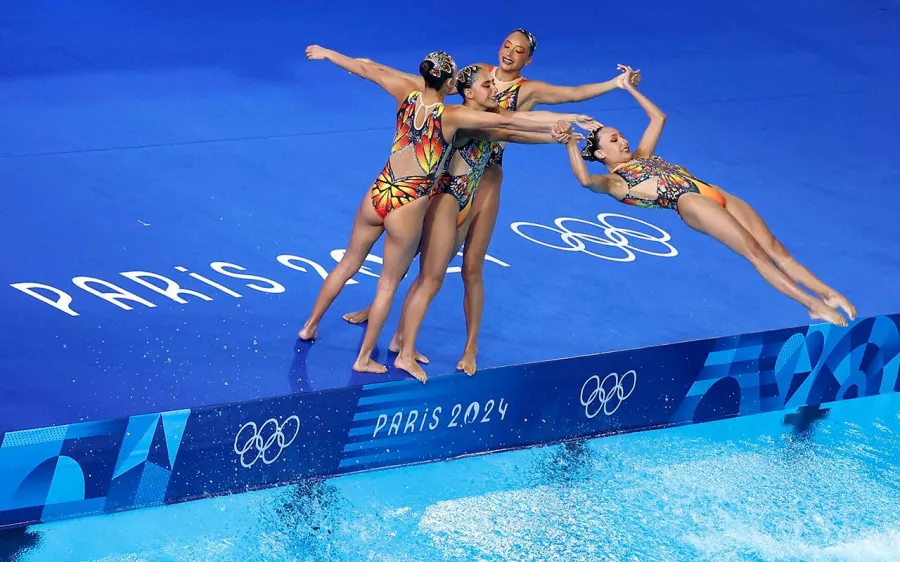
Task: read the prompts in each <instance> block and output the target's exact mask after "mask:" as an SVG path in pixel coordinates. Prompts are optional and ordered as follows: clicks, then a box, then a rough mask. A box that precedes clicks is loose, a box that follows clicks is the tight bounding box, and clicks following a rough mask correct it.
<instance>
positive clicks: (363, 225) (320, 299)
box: [299, 191, 384, 340]
mask: <svg viewBox="0 0 900 562" xmlns="http://www.w3.org/2000/svg"><path fill="white" fill-rule="evenodd" d="M383 232H384V221H383V220H382V219H381V216H379V214H378V213H377V212H375V208H374V207H373V206H372V196H371V195H370V194H369V192H368V191H366V195H365V197H363V201H362V204H360V206H359V209H358V210H357V211H356V218H355V219H354V222H353V232H352V233H351V234H350V242H349V243H348V244H347V251H346V252H345V253H344V257H342V258H341V261H340V262H339V263H338V264H337V266H335V268H334V269H333V270H331V273H329V274H328V276H327V277H326V278H325V281H324V282H323V283H322V288H321V289H320V290H319V295H318V296H317V297H316V302H315V304H314V305H313V309H312V313H310V316H309V318H308V319H307V320H306V322H305V323H304V324H303V329H301V330H300V333H299V336H300V339H302V340H312V339H315V337H316V333H317V331H318V328H319V322H320V321H321V320H322V316H324V315H325V312H326V311H327V310H328V308H329V307H330V306H331V303H333V302H334V299H335V298H337V296H338V295H339V294H340V292H341V290H342V289H343V288H344V284H345V283H346V282H347V281H348V280H349V279H350V278H351V277H353V276H354V275H356V272H358V271H359V268H361V267H362V264H363V261H364V260H365V259H366V256H368V255H369V252H370V251H371V250H372V246H374V245H375V242H376V241H377V240H378V238H379V237H380V236H381V235H382V233H383Z"/></svg>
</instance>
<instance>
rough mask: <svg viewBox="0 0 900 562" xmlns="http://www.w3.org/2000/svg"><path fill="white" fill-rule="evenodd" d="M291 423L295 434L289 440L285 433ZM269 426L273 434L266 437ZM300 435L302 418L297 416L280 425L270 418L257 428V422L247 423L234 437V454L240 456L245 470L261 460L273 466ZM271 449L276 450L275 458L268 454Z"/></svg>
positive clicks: (290, 417)
mask: <svg viewBox="0 0 900 562" xmlns="http://www.w3.org/2000/svg"><path fill="white" fill-rule="evenodd" d="M289 423H293V434H291V437H290V439H288V438H287V436H286V435H285V432H284V430H285V428H286V427H287V426H288V424H289ZM269 426H271V434H269V435H268V436H264V434H265V433H266V429H267V428H269ZM245 430H249V431H245ZM299 433H300V418H298V417H297V416H296V415H294V416H289V417H288V418H286V419H285V420H284V423H279V422H278V420H276V419H275V418H270V419H268V420H266V422H265V423H263V424H262V426H260V427H257V426H256V423H255V422H247V423H245V424H244V425H242V426H241V428H240V429H239V430H238V432H237V435H235V436H234V452H235V453H237V454H238V455H240V457H241V466H243V467H244V468H250V467H251V466H253V465H254V464H256V461H258V460H260V459H262V462H263V463H264V464H272V463H273V462H275V461H276V460H278V457H280V456H281V452H282V451H284V450H285V448H287V447H288V446H289V445H290V444H291V443H293V442H294V440H295V439H297V435H298V434H299ZM239 443H242V445H239ZM270 449H274V450H275V453H274V456H270V455H267V454H266V452H267V451H269V450H270ZM248 458H249V460H248Z"/></svg>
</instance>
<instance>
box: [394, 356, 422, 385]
mask: <svg viewBox="0 0 900 562" xmlns="http://www.w3.org/2000/svg"><path fill="white" fill-rule="evenodd" d="M394 367H397V368H398V369H400V370H402V371H406V372H407V373H409V374H410V375H412V376H413V377H415V378H416V380H418V381H421V382H422V384H425V381H427V380H428V375H426V374H425V369H423V368H422V367H421V366H419V364H418V363H417V362H416V361H415V360H411V359H408V358H406V357H403V356H402V355H398V356H397V358H396V359H394Z"/></svg>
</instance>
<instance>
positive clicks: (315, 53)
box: [306, 45, 331, 60]
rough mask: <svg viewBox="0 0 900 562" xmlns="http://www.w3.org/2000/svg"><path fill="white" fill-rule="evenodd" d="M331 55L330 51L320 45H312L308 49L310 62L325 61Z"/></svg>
mask: <svg viewBox="0 0 900 562" xmlns="http://www.w3.org/2000/svg"><path fill="white" fill-rule="evenodd" d="M329 53H331V50H330V49H326V48H325V47H320V46H318V45H310V46H309V47H307V48H306V58H307V59H308V60H325V59H327V58H328V55H329Z"/></svg>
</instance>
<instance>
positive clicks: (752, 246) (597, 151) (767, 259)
mask: <svg viewBox="0 0 900 562" xmlns="http://www.w3.org/2000/svg"><path fill="white" fill-rule="evenodd" d="M619 69H620V70H621V71H622V74H621V75H620V76H619V79H618V87H619V88H621V89H623V90H625V91H627V92H628V93H630V94H631V95H632V96H633V97H634V99H635V100H636V101H637V102H638V104H639V105H640V106H641V108H642V109H643V110H644V111H645V112H646V113H647V115H648V116H649V117H650V124H649V125H648V126H647V129H646V130H645V131H644V134H643V136H642V137H641V140H640V143H639V144H638V147H637V149H636V150H635V151H634V152H632V151H631V146H630V145H629V144H628V141H627V140H626V139H625V137H624V136H622V134H621V133H620V132H619V131H618V130H616V129H614V128H612V127H607V126H602V127H600V128H598V129H596V130H594V131H593V132H592V133H591V134H590V136H588V138H587V145H586V146H585V147H584V149H580V148H579V144H578V139H576V138H574V137H572V138H569V139H568V140H567V143H566V146H567V148H568V154H569V164H570V165H571V167H572V172H573V173H574V174H575V177H576V178H577V179H578V182H579V183H580V184H581V185H582V186H584V187H586V188H588V189H590V190H591V191H594V192H595V193H603V194H606V195H609V196H611V197H613V198H614V199H616V200H618V201H621V202H622V203H626V204H629V205H635V206H638V207H647V208H652V209H672V210H674V211H676V212H677V213H678V214H679V215H680V216H681V218H682V220H684V222H685V223H686V224H687V225H688V226H690V227H691V228H693V229H695V230H697V231H699V232H702V233H704V234H708V235H709V236H712V237H713V238H715V239H716V240H718V241H719V242H721V243H722V244H724V245H725V246H727V247H728V248H730V249H731V250H733V251H734V252H736V253H738V254H740V255H741V256H743V257H744V258H746V259H747V260H748V261H749V262H750V263H751V264H753V267H755V268H756V270H757V271H758V272H759V274H760V275H762V277H763V278H764V279H765V280H766V281H767V282H768V283H769V284H770V285H772V286H773V287H775V288H776V289H777V290H779V291H781V292H782V293H784V294H785V295H787V296H789V297H791V298H792V299H794V300H796V301H797V302H799V303H800V304H802V305H803V306H805V307H806V309H807V310H808V311H809V316H810V317H811V318H814V319H819V320H824V321H826V322H830V323H832V324H835V325H837V326H846V325H847V320H846V319H845V318H844V317H843V316H842V315H841V314H840V312H838V311H837V310H836V308H840V309H842V310H844V312H846V314H847V316H848V317H849V318H850V320H853V319H854V318H855V317H856V309H855V308H854V307H853V305H852V304H851V303H850V301H848V300H847V299H846V298H845V297H844V296H843V295H841V294H840V293H838V292H837V291H835V290H834V289H832V288H831V287H829V286H828V285H826V284H825V283H823V282H822V281H821V280H819V279H818V278H817V277H816V276H815V275H813V274H812V273H810V271H809V270H808V269H806V268H805V267H803V266H802V265H801V264H800V263H799V262H798V261H797V260H796V259H794V257H793V256H791V254H790V253H788V251H787V249H785V247H784V245H782V244H781V242H779V241H778V239H777V238H775V235H774V234H772V232H771V231H770V230H769V227H768V226H766V223H765V222H764V221H763V219H762V218H761V217H760V216H759V214H757V212H756V211H755V210H754V209H753V207H751V206H750V205H748V204H747V203H746V202H744V201H742V200H741V199H739V198H737V197H735V196H734V195H732V194H730V193H728V192H727V191H725V190H724V189H722V188H721V187H719V186H716V185H711V184H708V183H706V182H703V181H701V180H699V179H698V178H697V177H696V176H694V175H693V174H691V173H690V172H688V171H687V170H686V169H685V168H684V167H682V166H679V165H677V164H672V163H670V162H667V161H666V160H663V159H662V158H660V157H659V156H656V155H654V152H655V151H656V145H657V144H658V143H659V137H660V135H661V134H662V131H663V127H664V126H665V123H666V115H665V114H664V113H663V112H662V111H660V109H659V108H658V107H656V105H654V104H653V102H651V101H650V100H649V99H647V97H646V96H644V95H643V94H641V93H640V92H638V90H637V88H635V87H634V86H633V85H632V84H631V80H630V77H631V75H632V74H633V73H634V71H633V70H632V69H631V68H630V67H628V66H623V65H619ZM555 131H556V132H557V133H563V134H566V133H570V132H571V126H570V125H569V124H568V123H564V122H560V123H559V124H558V126H557V128H556V130H555ZM585 160H588V161H596V162H600V163H601V164H603V165H604V166H606V168H607V170H609V172H610V173H607V174H603V175H596V174H591V173H590V172H588V169H587V166H586V165H585V163H584V161H585ZM798 284H800V285H803V286H804V287H806V288H808V289H809V290H810V291H812V292H813V293H815V294H816V295H817V296H818V298H816V297H813V296H812V295H810V294H809V293H807V292H806V291H804V290H802V289H801V288H800V287H799V286H798Z"/></svg>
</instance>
